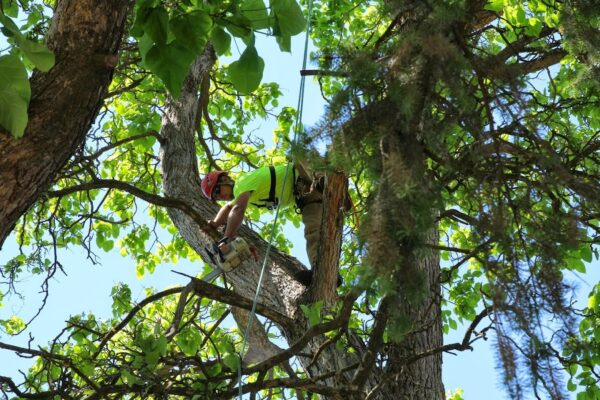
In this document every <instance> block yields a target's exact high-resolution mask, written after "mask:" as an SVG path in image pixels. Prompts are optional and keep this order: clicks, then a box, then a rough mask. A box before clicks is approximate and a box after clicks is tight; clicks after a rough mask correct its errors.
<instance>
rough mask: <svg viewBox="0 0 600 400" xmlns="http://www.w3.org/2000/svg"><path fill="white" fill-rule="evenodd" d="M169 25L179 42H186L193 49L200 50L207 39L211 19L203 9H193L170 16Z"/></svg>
mask: <svg viewBox="0 0 600 400" xmlns="http://www.w3.org/2000/svg"><path fill="white" fill-rule="evenodd" d="M169 27H170V29H171V32H173V34H174V35H175V37H176V38H177V40H179V42H180V43H182V44H187V45H189V46H190V47H191V48H193V49H194V50H195V51H197V52H200V51H201V50H202V49H203V48H204V45H205V44H206V40H207V39H208V32H210V29H211V28H212V19H211V18H210V16H209V15H208V14H207V13H205V12H204V11H194V12H193V13H190V14H182V15H179V16H177V17H175V18H172V19H171V20H170V21H169Z"/></svg>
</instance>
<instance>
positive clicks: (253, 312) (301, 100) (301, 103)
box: [238, 0, 312, 400]
mask: <svg viewBox="0 0 600 400" xmlns="http://www.w3.org/2000/svg"><path fill="white" fill-rule="evenodd" d="M311 14H312V0H308V11H307V18H306V34H305V37H304V55H303V58H302V70H305V69H306V62H307V59H308V39H309V35H310V17H311ZM305 80H306V79H305V76H304V75H301V77H300V88H299V93H298V105H297V107H296V109H297V110H298V113H297V114H296V121H295V123H294V138H293V139H292V144H295V143H296V141H297V140H298V132H299V131H300V128H301V124H302V112H303V108H304V86H305V85H304V82H305ZM290 166H292V163H291V162H288V163H287V166H286V168H285V175H284V178H283V184H282V185H281V192H280V194H279V198H280V199H283V195H284V193H285V185H286V183H287V179H288V176H289V171H290ZM280 208H281V203H279V204H277V208H276V210H275V216H274V217H273V224H272V226H271V234H270V237H269V242H268V244H267V250H266V251H265V258H264V260H263V263H262V267H261V270H260V275H259V277H258V284H257V286H256V292H255V293H254V300H253V301H252V309H251V310H250V316H249V317H248V323H247V325H246V330H245V332H244V338H243V341H242V350H241V351H240V359H239V362H238V396H239V400H242V357H243V355H244V352H245V351H246V346H247V344H248V337H249V336H250V328H251V327H252V321H253V320H254V317H255V316H256V305H257V304H258V296H259V294H260V289H261V287H262V282H263V277H264V275H265V270H266V269H267V268H266V267H267V261H268V259H269V253H270V251H271V247H272V244H273V238H274V237H275V232H276V228H277V220H278V218H279V209H280Z"/></svg>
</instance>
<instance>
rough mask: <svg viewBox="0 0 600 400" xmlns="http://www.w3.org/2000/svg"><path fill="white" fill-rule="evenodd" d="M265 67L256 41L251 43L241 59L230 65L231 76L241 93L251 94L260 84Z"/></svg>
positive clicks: (232, 81)
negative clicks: (257, 49) (256, 46)
mask: <svg viewBox="0 0 600 400" xmlns="http://www.w3.org/2000/svg"><path fill="white" fill-rule="evenodd" d="M252 42H254V40H252ZM264 68H265V62H264V60H263V59H262V58H261V57H259V55H258V52H257V51H256V48H255V47H254V43H251V44H250V45H248V46H247V47H246V50H244V52H243V53H242V56H241V57H240V59H239V60H237V61H235V62H233V63H231V64H230V65H229V68H228V72H229V78H230V79H231V83H233V85H234V86H235V88H236V89H237V90H238V91H239V92H240V93H241V94H249V93H251V92H252V91H254V90H255V89H256V88H258V86H259V85H260V81H261V80H262V76H263V70H264Z"/></svg>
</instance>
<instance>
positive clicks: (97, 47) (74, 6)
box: [0, 0, 131, 246]
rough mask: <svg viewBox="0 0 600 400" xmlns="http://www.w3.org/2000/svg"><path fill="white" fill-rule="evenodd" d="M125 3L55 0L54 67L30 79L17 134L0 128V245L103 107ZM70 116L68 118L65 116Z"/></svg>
mask: <svg viewBox="0 0 600 400" xmlns="http://www.w3.org/2000/svg"><path fill="white" fill-rule="evenodd" d="M130 7H131V2H130V1H120V0H107V1H95V0H62V1H58V2H57V5H56V9H55V12H54V16H53V18H52V24H51V27H50V31H49V32H48V36H47V45H48V47H49V48H50V49H51V50H52V51H53V52H54V54H55V56H56V65H55V66H54V68H52V69H51V70H50V71H49V72H47V73H39V72H37V71H36V72H35V73H34V74H33V76H32V78H31V79H30V83H31V103H30V105H29V123H28V125H27V128H26V130H25V135H24V137H23V138H22V139H14V138H13V137H12V136H11V135H10V134H9V133H8V132H6V131H4V130H0V182H2V188H1V189H0V204H2V207H0V246H1V245H2V243H3V242H4V240H5V239H6V237H7V236H8V235H9V234H10V232H11V231H12V229H13V227H14V225H15V223H16V222H17V220H18V219H19V218H20V217H21V215H23V214H24V213H25V212H26V211H27V210H28V209H29V208H30V207H31V205H32V204H33V203H34V202H35V201H36V200H37V199H38V198H39V196H40V195H41V194H42V193H43V192H44V191H45V190H46V189H47V188H48V186H49V185H50V184H51V183H52V182H53V179H55V177H56V175H57V173H58V172H59V170H60V169H61V168H62V167H63V166H64V165H65V163H66V162H67V160H68V159H69V157H70V156H71V155H73V153H74V152H75V150H76V149H77V148H78V147H79V146H81V145H82V143H83V142H84V139H85V134H86V133H87V132H88V130H89V129H90V127H91V125H92V123H93V122H94V119H95V118H96V116H97V115H98V111H99V109H100V107H101V105H102V101H103V98H104V96H105V94H106V91H107V88H108V85H109V83H110V81H111V78H112V73H113V70H114V68H115V66H116V64H117V52H118V49H119V45H120V42H121V38H122V37H123V34H124V32H125V26H126V19H127V18H126V17H127V13H128V12H129V10H130ZM66 116H68V117H66Z"/></svg>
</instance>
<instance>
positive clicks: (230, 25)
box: [224, 14, 252, 42]
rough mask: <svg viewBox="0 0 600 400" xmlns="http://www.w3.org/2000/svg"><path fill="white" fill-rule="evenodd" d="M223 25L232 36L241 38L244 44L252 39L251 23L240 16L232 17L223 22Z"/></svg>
mask: <svg viewBox="0 0 600 400" xmlns="http://www.w3.org/2000/svg"><path fill="white" fill-rule="evenodd" d="M224 25H225V27H226V28H227V30H228V31H229V32H231V34H232V35H233V36H235V37H239V38H242V40H243V41H244V42H247V41H248V40H250V39H251V37H252V29H250V25H251V22H250V20H249V19H248V18H246V17H245V16H244V15H242V14H234V15H232V16H231V17H230V18H228V19H227V20H226V21H225V23H224Z"/></svg>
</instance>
